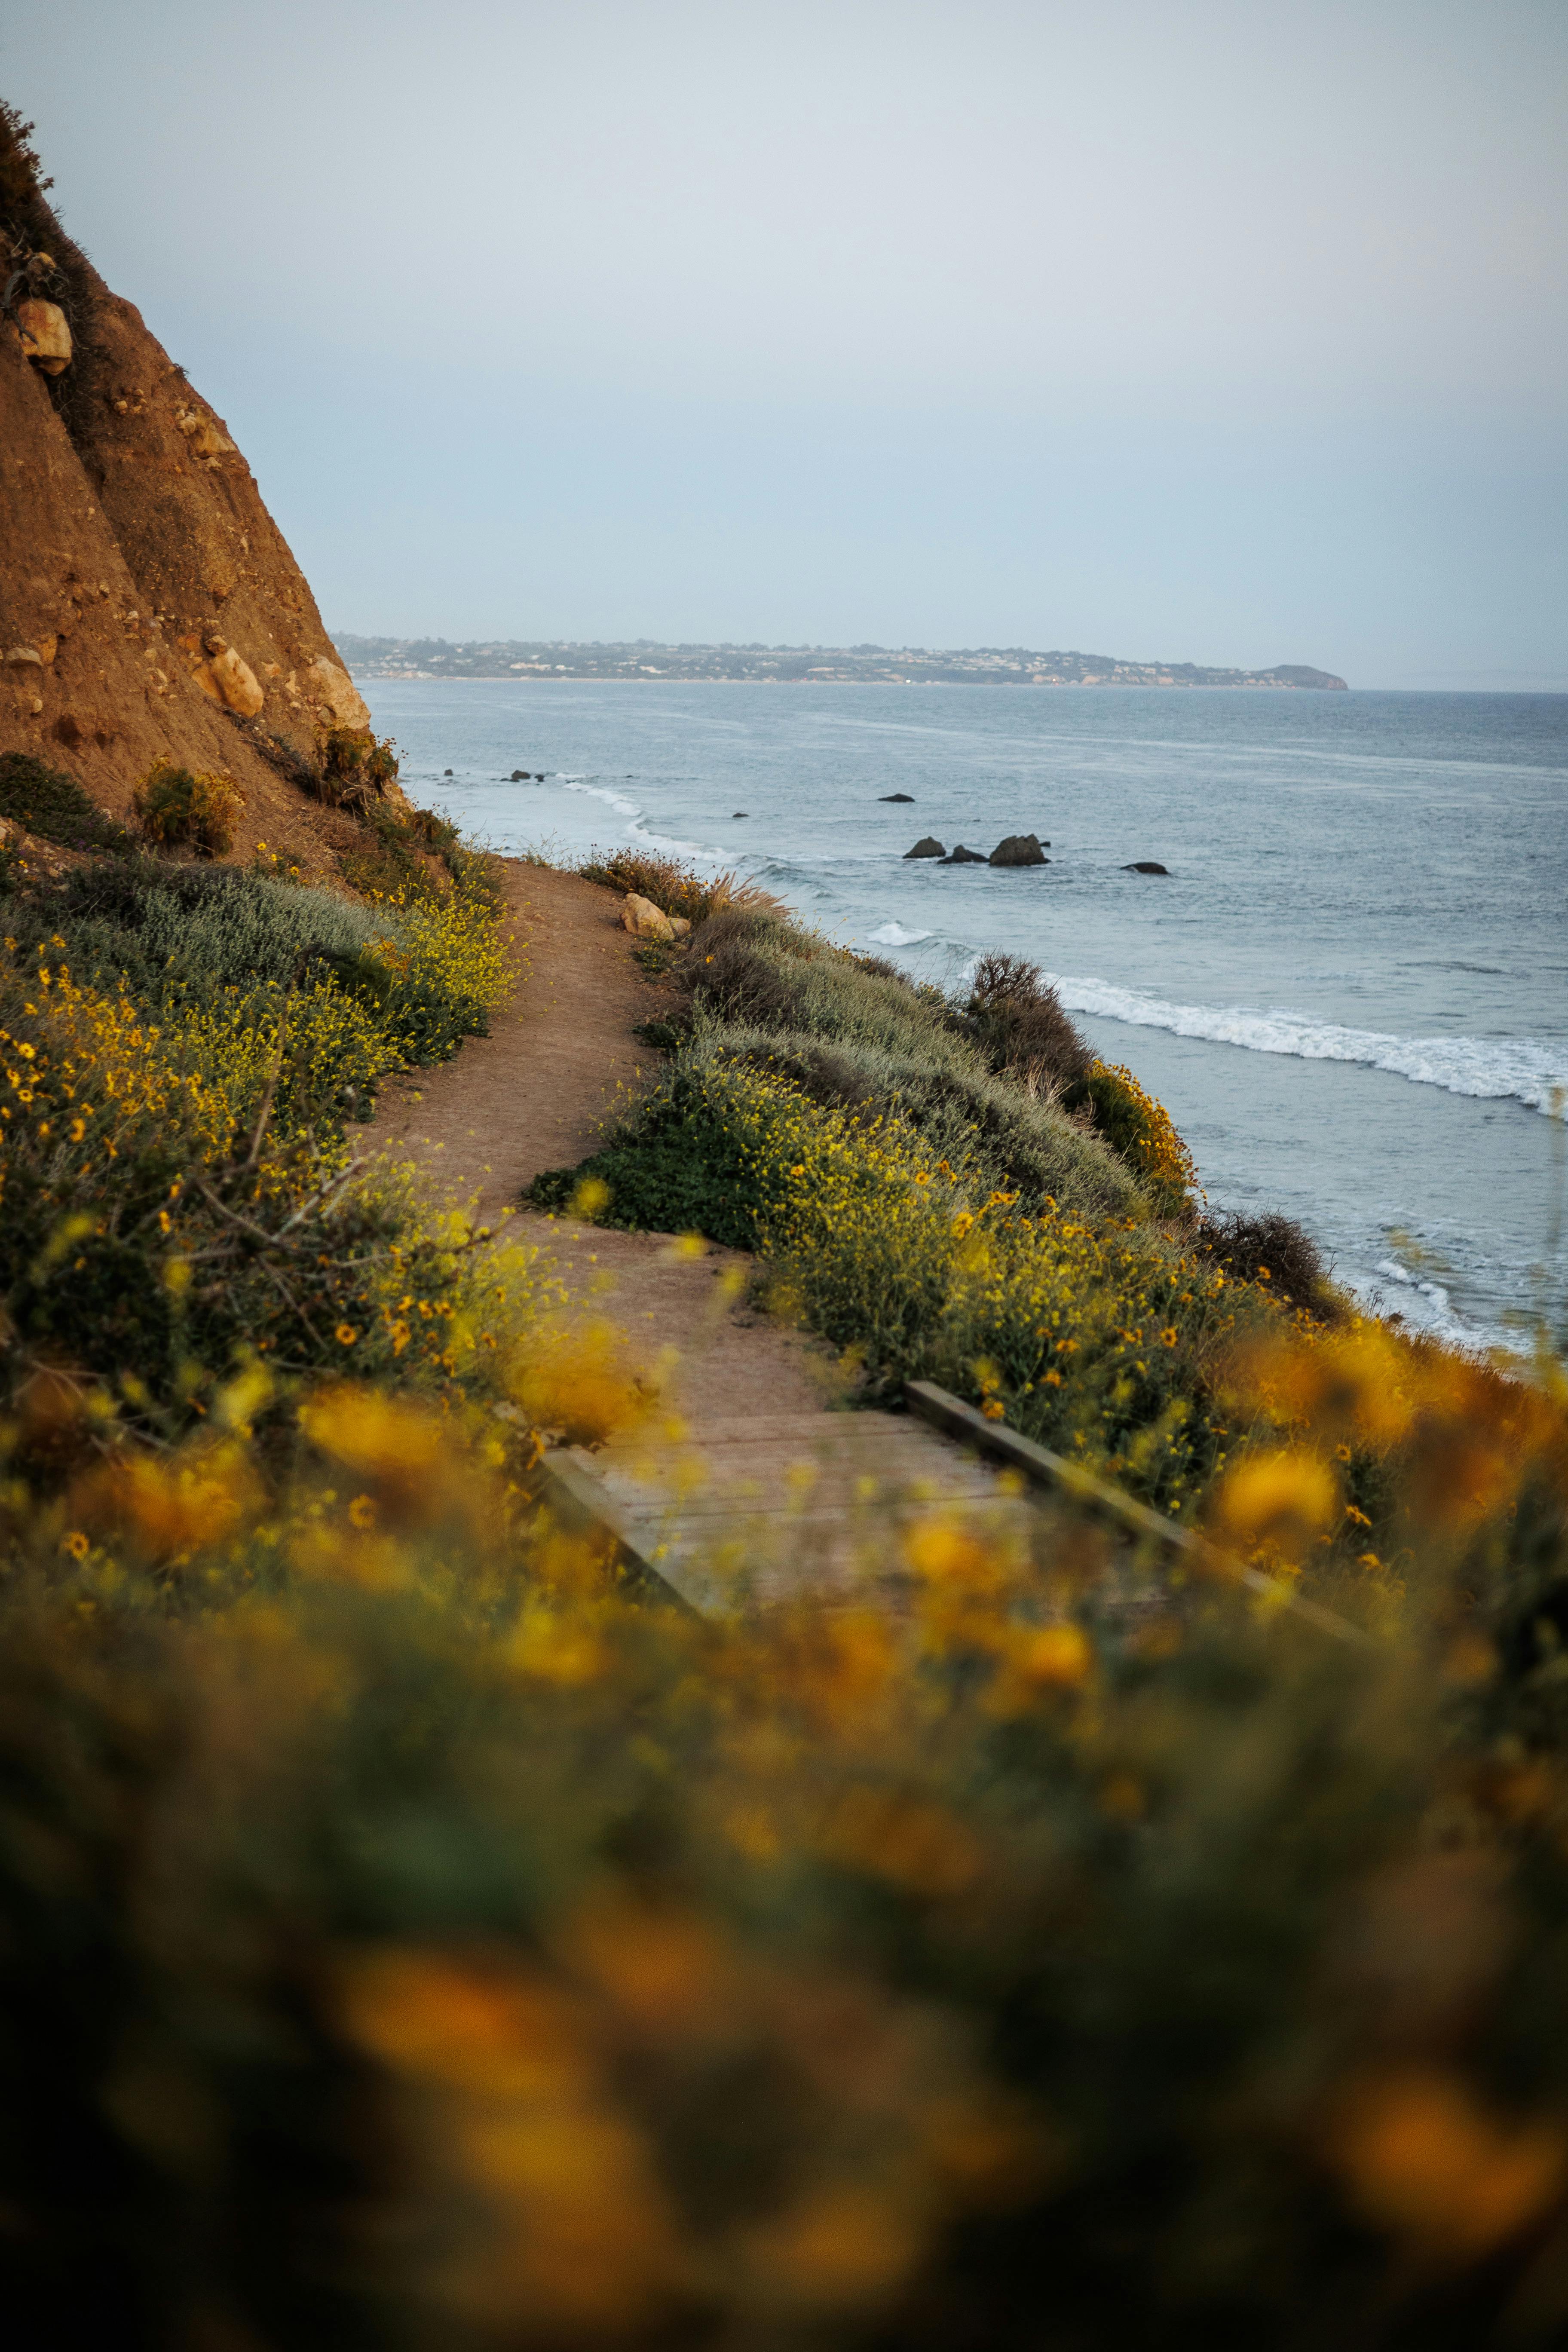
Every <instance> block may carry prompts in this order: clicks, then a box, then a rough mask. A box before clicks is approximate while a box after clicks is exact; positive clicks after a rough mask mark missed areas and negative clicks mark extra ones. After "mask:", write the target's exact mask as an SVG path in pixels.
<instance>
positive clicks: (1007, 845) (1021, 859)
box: [990, 833, 1051, 866]
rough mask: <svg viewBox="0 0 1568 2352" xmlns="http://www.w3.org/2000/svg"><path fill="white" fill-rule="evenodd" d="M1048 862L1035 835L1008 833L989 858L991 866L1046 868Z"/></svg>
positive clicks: (1037, 836) (1038, 838)
mask: <svg viewBox="0 0 1568 2352" xmlns="http://www.w3.org/2000/svg"><path fill="white" fill-rule="evenodd" d="M1050 862H1051V861H1050V859H1049V858H1048V857H1047V856H1046V853H1045V851H1044V850H1043V849H1042V848H1041V846H1040V837H1039V835H1038V834H1037V833H1010V834H1009V835H1007V838H1006V840H1005V841H999V842H998V843H997V844H996V846H995V848H994V850H993V851H992V853H991V858H990V863H991V864H992V865H993V866H1048V865H1049V864H1050Z"/></svg>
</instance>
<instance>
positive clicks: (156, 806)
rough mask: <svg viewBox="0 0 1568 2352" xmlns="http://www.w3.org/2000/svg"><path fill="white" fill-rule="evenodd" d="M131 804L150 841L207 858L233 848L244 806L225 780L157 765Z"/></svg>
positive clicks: (163, 762)
mask: <svg viewBox="0 0 1568 2352" xmlns="http://www.w3.org/2000/svg"><path fill="white" fill-rule="evenodd" d="M134 805H135V809H136V814H137V815H138V817H139V818H140V819H141V822H142V832H143V833H144V834H145V835H146V836H147V838H148V840H149V841H155V842H157V843H159V844H160V845H162V846H163V847H165V848H173V847H175V846H177V845H181V844H184V843H189V844H190V845H192V846H193V847H194V848H196V849H199V850H201V851H202V852H203V853H204V854H205V856H208V857H221V856H224V854H225V852H226V850H227V849H228V848H229V847H230V846H231V845H232V844H233V840H234V826H235V821H236V819H237V817H238V815H239V812H240V809H241V807H242V806H243V803H242V802H241V799H240V796H239V794H238V793H237V791H236V790H235V787H234V785H233V783H232V782H230V781H229V779H228V778H227V777H226V776H223V775H212V774H207V773H206V772H200V771H193V770H192V769H190V768H176V767H174V766H173V765H172V764H171V763H170V762H169V761H159V762H158V764H157V766H156V767H154V768H153V769H152V771H151V772H149V774H148V776H147V778H146V780H145V782H143V783H142V785H141V786H140V787H139V788H138V790H137V793H136V796H135V803H134Z"/></svg>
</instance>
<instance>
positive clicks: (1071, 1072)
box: [966, 954, 1094, 1093]
mask: <svg viewBox="0 0 1568 2352" xmlns="http://www.w3.org/2000/svg"><path fill="white" fill-rule="evenodd" d="M966 1009H967V1011H968V1012H969V1013H970V1015H971V1017H972V1018H973V1022H974V1025H975V1030H976V1033H977V1035H978V1038H979V1041H980V1043H981V1045H983V1046H984V1051H985V1054H986V1056H987V1058H988V1060H989V1061H990V1063H991V1066H992V1068H993V1069H994V1070H998V1071H1005V1072H1006V1073H1007V1075H1008V1076H1010V1077H1015V1078H1016V1079H1017V1080H1018V1081H1019V1083H1020V1084H1021V1085H1022V1086H1024V1087H1027V1088H1028V1090H1029V1091H1030V1092H1031V1093H1037V1092H1038V1091H1040V1090H1041V1089H1047V1090H1049V1091H1052V1092H1055V1093H1061V1092H1063V1091H1064V1090H1065V1089H1066V1088H1068V1087H1070V1086H1072V1085H1073V1083H1074V1082H1075V1080H1077V1079H1079V1078H1081V1077H1083V1076H1086V1075H1087V1073H1088V1071H1089V1066H1090V1064H1091V1063H1092V1061H1093V1059H1094V1054H1093V1050H1092V1048H1091V1047H1090V1046H1089V1045H1086V1043H1085V1042H1084V1040H1083V1038H1081V1037H1080V1036H1079V1033H1078V1031H1077V1030H1076V1029H1075V1028H1074V1027H1073V1024H1072V1023H1071V1021H1070V1020H1069V1019H1068V1015H1067V1013H1065V1012H1064V1011H1063V1009H1062V1003H1061V999H1060V998H1059V997H1058V994H1057V992H1056V990H1055V989H1054V988H1053V987H1052V986H1051V984H1050V982H1048V981H1047V979H1046V978H1045V977H1044V975H1043V974H1042V972H1041V971H1040V968H1039V966H1038V965H1037V964H1033V963H1027V962H1026V961H1024V959H1023V958H1022V957H1021V956H1012V955H1000V954H993V955H984V956H982V957H981V959H980V961H979V963H978V964H977V965H976V966H975V970H974V977H973V981H972V982H971V983H970V991H969V1003H968V1006H967V1008H966Z"/></svg>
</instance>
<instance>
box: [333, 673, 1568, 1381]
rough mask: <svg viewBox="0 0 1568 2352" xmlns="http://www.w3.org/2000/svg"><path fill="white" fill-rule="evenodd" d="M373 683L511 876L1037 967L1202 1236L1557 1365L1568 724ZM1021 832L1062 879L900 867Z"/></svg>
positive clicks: (1199, 700)
mask: <svg viewBox="0 0 1568 2352" xmlns="http://www.w3.org/2000/svg"><path fill="white" fill-rule="evenodd" d="M362 684H363V688H364V690H365V692H366V694H367V697H368V698H369V700H370V703H371V706H372V709H373V711H374V719H375V723H376V726H377V728H378V729H379V730H384V731H389V732H391V733H392V734H393V735H394V736H395V738H396V739H397V740H398V743H399V745H400V747H401V750H402V752H403V759H404V779H405V783H406V784H407V785H408V787H409V788H410V790H411V791H412V792H413V793H414V795H415V797H416V799H419V800H422V801H424V802H426V803H428V804H429V805H432V806H435V807H437V808H440V809H442V810H443V811H444V812H445V813H446V814H448V815H450V816H451V817H453V818H454V819H455V820H456V821H457V822H458V823H459V824H462V825H463V826H464V827H465V828H466V829H467V830H468V832H470V833H471V834H473V835H478V836H479V837H481V838H483V839H485V840H487V841H489V843H491V844H492V845H494V846H496V847H498V848H500V849H507V850H518V849H521V848H524V847H528V846H531V845H542V846H544V847H546V848H547V849H548V850H550V852H551V853H552V855H554V856H561V857H570V856H575V855H577V854H580V853H581V852H583V851H584V850H586V849H587V848H588V847H589V846H590V845H594V844H597V845H600V846H602V847H604V848H606V849H607V848H611V847H614V846H616V845H622V844H626V843H628V842H638V843H641V844H643V845H647V846H652V847H656V848H660V849H668V850H671V851H674V852H675V853H677V854H679V856H683V857H689V858H694V859H698V860H700V861H702V862H704V863H706V864H710V865H712V866H733V867H735V868H737V869H739V870H740V871H742V872H743V873H745V874H748V875H751V876H753V877H755V878H756V879H757V880H758V881H759V882H760V883H761V884H763V887H766V888H767V889H769V890H771V891H773V893H775V894H776V895H777V896H778V897H780V898H784V899H785V900H787V902H788V903H789V904H790V905H791V906H792V907H794V908H796V909H798V911H799V912H800V914H801V915H802V916H803V917H804V918H805V919H806V920H807V921H809V922H811V923H814V924H816V925H818V926H820V927H821V928H822V929H824V930H825V931H826V932H827V933H828V934H829V935H830V936H832V937H833V938H835V939H837V940H843V941H844V942H846V943H847V944H851V945H854V946H856V947H858V948H863V949H869V950H874V951H875V952H876V953H878V954H880V955H883V956H885V957H887V958H889V961H893V962H895V963H898V964H899V965H900V966H902V967H903V968H905V969H907V970H908V971H910V972H911V973H915V974H918V975H920V976H921V977H922V978H927V979H931V980H935V981H938V982H941V983H942V985H944V986H946V987H948V988H953V989H960V990H962V988H963V985H964V982H965V978H966V975H967V973H968V972H969V971H970V970H971V969H972V968H973V962H974V960H975V958H976V956H977V955H979V954H980V953H981V952H983V951H984V950H986V949H988V948H1004V949H1008V950H1012V951H1014V952H1015V953H1017V954H1020V955H1024V956H1027V957H1029V958H1031V959H1032V960H1033V961H1035V962H1037V964H1039V965H1040V966H1041V968H1042V969H1043V970H1044V971H1046V972H1047V973H1048V974H1049V975H1050V976H1051V977H1052V979H1053V980H1054V981H1055V982H1056V983H1057V986H1058V989H1059V991H1060V992H1061V997H1062V1001H1063V1003H1065V1004H1066V1005H1068V1007H1069V1008H1070V1009H1071V1010H1072V1012H1073V1013H1074V1014H1075V1015H1076V1016H1077V1018H1078V1020H1079V1025H1080V1026H1081V1027H1082V1028H1083V1029H1084V1031H1085V1032H1086V1033H1087V1034H1088V1035H1089V1038H1090V1039H1091V1040H1092V1042H1093V1044H1094V1045H1095V1047H1096V1049H1097V1050H1098V1051H1099V1052H1100V1054H1101V1055H1103V1056H1104V1057H1105V1058H1106V1059H1107V1060H1108V1061H1113V1062H1122V1063H1126V1064H1128V1065H1129V1066H1131V1068H1132V1069H1133V1070H1134V1071H1135V1072H1136V1073H1137V1075H1138V1076H1139V1077H1140V1078H1141V1079H1142V1081H1143V1083H1144V1084H1145V1085H1146V1086H1147V1087H1149V1088H1150V1089H1151V1091H1152V1092H1153V1093H1154V1094H1156V1095H1158V1096H1159V1097H1161V1099H1162V1100H1163V1102H1164V1103H1165V1104H1166V1105H1167V1107H1168V1108H1169V1109H1170V1111H1171V1113H1172V1115H1173V1118H1174V1119H1175V1121H1176V1124H1177V1126H1178V1127H1179V1128H1180V1129H1181V1131H1182V1133H1183V1134H1184V1136H1185V1138H1186V1139H1187V1141H1188V1143H1189V1144H1190V1146H1191V1147H1192V1150H1193V1152H1194V1156H1195V1159H1196V1160H1197V1165H1198V1169H1199V1172H1200V1175H1201V1177H1202V1180H1203V1183H1204V1185H1205V1188H1206V1190H1207V1192H1208V1195H1209V1199H1210V1201H1211V1202H1212V1203H1213V1204H1214V1205H1215V1207H1216V1208H1220V1209H1226V1210H1237V1209H1239V1210H1246V1211H1251V1212H1256V1211H1259V1210H1264V1209H1279V1210H1283V1211H1285V1212H1286V1213H1288V1214H1289V1215H1290V1216H1292V1217H1295V1218H1297V1219H1299V1220H1300V1223H1302V1224H1304V1225H1305V1226H1306V1227H1307V1228H1308V1230H1309V1231H1310V1233H1311V1234H1314V1236H1315V1237H1316V1238H1317V1240H1318V1241H1319V1242H1320V1243H1321V1245H1322V1247H1323V1249H1324V1251H1325V1253H1326V1255H1328V1256H1329V1257H1330V1258H1331V1260H1332V1262H1333V1265H1334V1269H1335V1272H1336V1274H1337V1275H1338V1276H1339V1278H1340V1279H1341V1280H1342V1281H1343V1282H1346V1283H1348V1284H1350V1285H1351V1286H1353V1287H1354V1288H1355V1289H1356V1290H1357V1291H1358V1293H1359V1294H1360V1295H1361V1296H1362V1297H1363V1298H1365V1299H1366V1300H1367V1301H1368V1303H1370V1304H1373V1305H1376V1306H1378V1307H1381V1308H1382V1309H1383V1310H1384V1311H1390V1312H1400V1313H1403V1314H1404V1315H1405V1318H1407V1319H1408V1320H1409V1321H1410V1322H1412V1323H1414V1324H1418V1325H1420V1326H1422V1327H1423V1328H1429V1329H1433V1330H1436V1331H1438V1332H1441V1333H1443V1334H1446V1335H1447V1336H1449V1337H1452V1338H1456V1339H1469V1340H1472V1341H1479V1342H1481V1343H1485V1344H1490V1343H1496V1342H1501V1343H1504V1344H1512V1345H1514V1346H1525V1345H1528V1344H1530V1335H1531V1329H1532V1328H1533V1326H1534V1323H1535V1319H1536V1318H1538V1317H1539V1316H1540V1315H1542V1313H1544V1314H1546V1315H1547V1316H1548V1318H1550V1320H1551V1321H1552V1324H1553V1325H1554V1326H1555V1327H1556V1328H1558V1329H1559V1330H1561V1328H1562V1322H1563V1299H1564V1294H1565V1290H1568V1256H1565V1254H1564V1242H1563V1230H1562V1214H1561V1213H1562V1190H1563V1120H1562V1116H1561V1110H1560V1108H1558V1106H1559V1105H1560V1104H1561V1100H1562V1097H1563V1090H1565V1089H1568V696H1557V695H1481V694H1464V695H1460V694H1454V695H1448V694H1392V693H1390V694H1382V693H1355V692H1352V693H1349V694H1341V693H1304V692H1294V693H1282V692H1268V691H1263V690H1260V691H1247V690H1215V691H1206V692H1205V691H1201V690H1184V691H1181V692H1177V691H1173V690H1169V689H1167V690H1160V689H1157V688H1154V689H1147V690H1144V689H1138V688H1115V689H1108V688H1028V687H1019V688H1012V687H989V686H974V687H968V686H932V687H900V686H886V687H883V686H847V685H846V686H832V685H823V686H745V685H725V684H702V685H698V684H693V685H683V686H660V685H653V684H647V685H635V684H631V683H619V682H617V683H605V684H602V685H599V684H587V685H584V684H574V685H566V684H561V685H552V684H546V683H540V682H534V681H528V682H520V683H518V684H515V685H513V684H510V683H508V682H505V681H500V680H498V681H495V682H489V681H479V682H474V683H468V682H447V681H441V682H434V681H429V682H427V681H422V680H415V679H365V680H363V681H362ZM514 768H523V769H527V770H528V771H530V772H531V773H537V772H543V774H544V777H545V781H544V782H542V783H537V782H527V783H511V782H507V781H505V780H506V779H507V778H509V777H510V773H511V771H512V770H513V769H514ZM448 770H449V771H450V773H449V774H448V773H447V771H448ZM890 793H909V794H910V801H909V802H908V803H892V802H889V800H888V799H887V798H886V795H888V794H890ZM741 812H744V814H741ZM1012 833H1035V834H1037V835H1039V836H1040V838H1041V840H1042V841H1043V842H1048V843H1049V844H1050V847H1049V850H1048V853H1047V854H1048V856H1049V859H1050V863H1049V864H1048V865H1047V866H1037V867H1025V868H1016V869H1011V870H1007V869H992V868H991V867H989V866H935V865H932V864H929V863H923V862H910V861H908V860H907V859H906V858H905V856H904V852H905V851H906V850H908V849H909V848H910V846H911V845H912V844H913V843H914V842H915V841H916V840H917V839H918V838H919V837H920V836H921V835H926V834H931V835H936V836H937V837H938V838H939V839H940V840H941V841H942V842H943V843H944V845H946V846H947V847H948V848H950V849H951V848H952V846H953V845H955V844H956V843H958V842H963V843H964V844H965V845H967V846H968V847H970V848H972V849H978V850H981V851H986V852H988V851H989V850H990V849H991V848H993V847H994V845H995V843H996V842H997V841H999V840H1000V839H1001V838H1002V837H1003V836H1004V835H1007V834H1012ZM1138 859H1156V860H1158V861H1159V862H1160V863H1161V864H1163V865H1164V866H1166V867H1168V868H1169V872H1168V874H1167V875H1165V876H1155V875H1142V874H1136V873H1130V872H1128V871H1127V870H1126V868H1127V867H1128V866H1130V865H1131V864H1132V863H1133V862H1134V861H1135V860H1138Z"/></svg>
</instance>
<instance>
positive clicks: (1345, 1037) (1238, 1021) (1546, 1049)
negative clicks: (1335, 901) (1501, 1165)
mask: <svg viewBox="0 0 1568 2352" xmlns="http://www.w3.org/2000/svg"><path fill="white" fill-rule="evenodd" d="M1051 976H1052V978H1053V980H1054V981H1055V983H1056V988H1057V992H1058V995H1059V996H1060V998H1061V1001H1062V1003H1064V1004H1065V1005H1066V1006H1067V1008H1068V1011H1069V1012H1071V1013H1099V1014H1100V1016H1101V1017H1102V1018H1103V1019H1105V1020H1108V1021H1126V1022H1129V1023H1130V1024H1131V1025H1132V1026H1133V1027H1134V1028H1139V1029H1168V1030H1170V1031H1171V1032H1172V1034H1173V1035H1175V1036H1177V1037H1204V1038H1207V1039H1209V1040H1211V1041H1212V1042H1213V1043H1215V1045H1241V1046H1244V1047H1246V1048H1247V1051H1248V1052H1250V1053H1254V1054H1291V1055H1296V1056H1297V1058H1298V1059H1299V1060H1301V1061H1304V1062H1358V1063H1360V1064H1362V1065H1363V1066H1364V1067H1366V1068H1368V1069H1373V1070H1389V1071H1392V1072H1393V1073H1394V1075H1395V1076H1398V1077H1402V1078H1410V1079H1412V1080H1413V1081H1414V1082H1415V1084H1416V1085H1417V1086H1426V1087H1443V1088H1444V1089H1445V1090H1446V1091H1447V1093H1448V1094H1451V1095H1471V1096H1474V1097H1479V1099H1480V1100H1482V1101H1498V1100H1501V1099H1504V1098H1506V1097H1511V1098H1512V1099H1513V1100H1515V1101H1517V1102H1521V1103H1525V1104H1527V1105H1528V1106H1529V1108H1531V1110H1539V1111H1545V1112H1547V1113H1549V1114H1550V1113H1552V1111H1553V1110H1555V1109H1556V1108H1559V1106H1560V1104H1561V1102H1562V1101H1563V1099H1568V1043H1564V1042H1563V1040H1561V1039H1557V1038H1551V1037H1396V1036H1391V1035H1386V1034H1384V1033H1383V1032H1381V1031H1379V1030H1376V1029H1346V1028H1342V1027H1341V1026H1340V1025H1339V1024H1337V1023H1336V1022H1332V1021H1314V1020H1311V1019H1309V1018H1308V1017H1307V1016H1306V1015H1304V1014H1300V1013H1284V1012H1276V1011H1269V1010H1267V1009H1261V1008H1258V1007H1253V1006H1247V1005H1226V1004H1218V1005H1215V1004H1172V1003H1167V1002H1166V1001H1165V999H1164V998H1163V997H1158V996H1145V995H1143V994H1142V992H1140V991H1139V990H1137V989H1134V988H1117V987H1115V986H1114V985H1113V984H1112V983H1111V982H1109V981H1103V980H1089V979H1073V978H1071V977H1070V976H1068V975H1065V974H1058V973H1053V974H1052V975H1051ZM1554 1097H1556V1100H1554Z"/></svg>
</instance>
